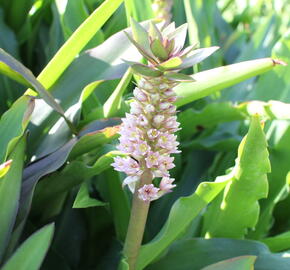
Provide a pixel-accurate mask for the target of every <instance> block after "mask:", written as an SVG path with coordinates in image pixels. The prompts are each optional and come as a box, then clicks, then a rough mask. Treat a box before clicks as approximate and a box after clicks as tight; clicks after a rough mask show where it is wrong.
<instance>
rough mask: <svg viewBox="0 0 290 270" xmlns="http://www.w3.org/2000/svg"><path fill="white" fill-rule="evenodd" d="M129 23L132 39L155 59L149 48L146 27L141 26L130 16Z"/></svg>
mask: <svg viewBox="0 0 290 270" xmlns="http://www.w3.org/2000/svg"><path fill="white" fill-rule="evenodd" d="M130 24H131V28H132V35H133V39H134V40H135V41H136V43H137V44H139V45H140V46H141V48H142V49H143V50H144V51H145V52H146V53H147V54H148V55H149V56H150V57H151V58H152V59H155V57H154V55H153V54H152V51H151V48H150V41H149V35H148V32H147V31H146V29H145V28H143V26H142V25H141V24H139V23H138V22H136V21H135V20H134V19H133V18H131V21H130Z"/></svg>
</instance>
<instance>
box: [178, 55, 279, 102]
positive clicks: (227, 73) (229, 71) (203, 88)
mask: <svg viewBox="0 0 290 270" xmlns="http://www.w3.org/2000/svg"><path fill="white" fill-rule="evenodd" d="M281 64H283V63H282V62H281V61H277V60H274V59H271V58H262V59H257V60H251V61H245V62H241V63H237V64H232V65H228V66H223V67H218V68H214V69H210V70H206V71H202V72H199V73H196V74H194V75H193V76H192V78H193V79H194V80H195V82H193V83H181V84H179V85H178V86H176V87H175V88H174V90H175V92H176V93H177V95H178V96H179V99H178V100H177V101H176V105H177V106H182V105H185V104H188V103H190V102H192V101H194V100H197V99H200V98H203V97H206V96H208V95H210V94H212V93H214V92H216V91H220V90H222V89H225V88H227V87H229V86H232V85H234V84H237V83H239V82H241V81H244V80H246V79H249V78H251V77H254V76H257V75H259V74H262V73H264V72H266V71H268V70H271V69H272V68H274V67H275V66H276V65H281Z"/></svg>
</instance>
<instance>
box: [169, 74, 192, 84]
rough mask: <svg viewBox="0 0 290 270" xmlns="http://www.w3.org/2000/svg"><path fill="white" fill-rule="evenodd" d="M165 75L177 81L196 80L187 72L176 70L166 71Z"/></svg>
mask: <svg viewBox="0 0 290 270" xmlns="http://www.w3.org/2000/svg"><path fill="white" fill-rule="evenodd" d="M164 77H165V78H167V79H169V80H172V81H177V82H194V81H195V80H194V79H193V78H192V77H191V76H189V75H186V74H183V73H176V72H166V73H164Z"/></svg>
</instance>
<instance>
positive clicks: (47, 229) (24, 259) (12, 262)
mask: <svg viewBox="0 0 290 270" xmlns="http://www.w3.org/2000/svg"><path fill="white" fill-rule="evenodd" d="M53 232H54V225H53V224H50V225H46V226H44V227H43V228H42V229H40V230H38V231H37V232H36V233H34V234H33V235H31V236H30V237H29V238H28V239H27V240H26V241H25V242H24V243H23V244H22V245H21V246H20V247H19V248H18V249H17V250H16V252H15V253H14V254H13V255H12V257H11V258H10V259H9V260H8V261H7V262H6V263H5V264H4V266H3V267H2V268H1V270H15V269H21V270H38V269H40V266H41V264H42V262H43V260H44V258H45V255H46V253H47V251H48V248H49V246H50V243H51V240H52V236H53Z"/></svg>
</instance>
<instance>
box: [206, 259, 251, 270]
mask: <svg viewBox="0 0 290 270" xmlns="http://www.w3.org/2000/svg"><path fill="white" fill-rule="evenodd" d="M256 258H257V257H256V256H240V257H235V258H231V259H227V260H224V261H221V262H218V263H215V264H211V265H209V266H206V267H204V268H202V269H201V270H254V263H255V260H256Z"/></svg>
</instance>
